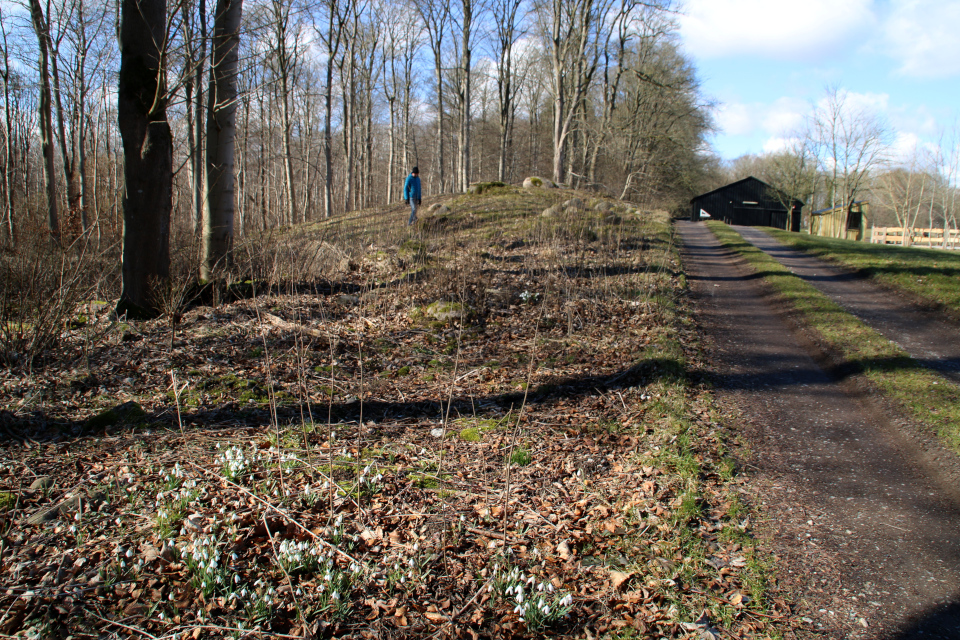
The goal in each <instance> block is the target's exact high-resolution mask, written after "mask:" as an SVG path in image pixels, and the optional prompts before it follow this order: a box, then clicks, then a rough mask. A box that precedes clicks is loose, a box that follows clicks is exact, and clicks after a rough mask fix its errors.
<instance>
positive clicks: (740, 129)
mask: <svg viewBox="0 0 960 640" xmlns="http://www.w3.org/2000/svg"><path fill="white" fill-rule="evenodd" d="M755 107H756V105H746V104H740V103H727V104H723V105H720V107H719V108H718V109H717V113H716V118H717V126H718V127H719V129H720V130H721V131H722V132H723V133H725V134H727V135H730V136H745V135H749V134H751V133H753V132H754V131H755V130H756V124H757V123H756V120H755V119H754V113H753V111H754V109H755Z"/></svg>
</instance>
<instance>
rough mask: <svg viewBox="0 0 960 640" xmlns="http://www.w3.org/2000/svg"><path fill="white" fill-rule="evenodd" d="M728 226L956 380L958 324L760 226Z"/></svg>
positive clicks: (921, 360)
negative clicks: (788, 242) (789, 243)
mask: <svg viewBox="0 0 960 640" xmlns="http://www.w3.org/2000/svg"><path fill="white" fill-rule="evenodd" d="M731 229H733V230H734V231H737V232H738V233H739V234H740V235H741V236H742V237H743V238H744V239H745V240H746V241H747V242H750V243H751V244H753V245H754V246H755V247H757V248H758V249H760V250H761V251H763V252H764V253H766V254H767V255H769V256H770V257H772V258H773V259H775V260H776V261H777V262H779V263H780V264H782V265H783V266H785V267H786V268H788V269H790V271H792V272H793V273H794V275H796V276H797V277H798V278H800V279H801V280H803V281H805V282H807V283H809V284H810V285H812V286H814V287H816V288H817V289H819V290H820V291H821V292H823V293H824V294H826V295H827V296H829V297H830V298H831V299H832V300H833V301H834V302H836V303H837V304H839V305H840V306H842V307H843V308H844V309H846V310H847V311H849V312H850V313H852V314H853V315H855V316H857V317H858V318H859V319H860V320H862V321H863V322H864V323H866V324H868V325H870V326H871V327H873V328H874V329H876V330H877V331H879V332H880V333H881V334H883V336H884V337H886V338H887V339H888V340H890V341H892V342H894V343H896V344H897V345H899V346H900V348H902V349H903V350H904V351H906V352H907V353H908V354H910V356H911V357H912V358H914V359H915V360H917V361H918V362H919V363H921V364H922V365H924V366H926V367H928V368H930V369H933V370H935V371H937V372H938V373H940V374H941V375H943V376H945V377H947V378H950V379H951V380H953V381H955V382H960V340H958V339H957V336H958V334H960V327H958V326H957V324H956V323H954V322H951V321H950V320H949V319H947V318H944V317H943V316H942V315H941V314H937V313H935V312H932V311H929V310H927V309H922V308H920V307H918V306H917V305H915V304H912V303H910V302H907V301H905V300H903V299H900V298H899V297H898V296H897V295H896V294H894V293H891V291H890V290H888V289H885V288H884V287H882V286H879V285H877V284H876V283H874V282H871V281H870V280H869V279H867V278H864V277H863V276H860V275H859V274H856V273H851V272H850V271H847V270H844V269H843V268H841V267H837V266H834V265H831V264H828V263H826V262H824V261H823V260H820V259H819V258H816V257H814V256H811V255H809V254H806V253H804V252H802V251H799V250H797V249H793V248H791V247H786V246H784V245H782V244H780V243H779V242H778V241H777V240H776V239H775V238H773V237H771V236H770V235H768V234H767V233H764V232H763V231H762V230H761V229H755V228H752V227H731Z"/></svg>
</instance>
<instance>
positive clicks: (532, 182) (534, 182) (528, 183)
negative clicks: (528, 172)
mask: <svg viewBox="0 0 960 640" xmlns="http://www.w3.org/2000/svg"><path fill="white" fill-rule="evenodd" d="M542 186H543V178H537V177H536V176H531V177H529V178H527V179H526V180H524V181H523V188H524V189H533V188H534V187H542Z"/></svg>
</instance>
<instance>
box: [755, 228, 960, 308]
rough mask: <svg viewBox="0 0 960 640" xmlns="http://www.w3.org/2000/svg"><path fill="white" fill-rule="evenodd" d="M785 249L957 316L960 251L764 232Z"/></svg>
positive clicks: (772, 231) (776, 230)
mask: <svg viewBox="0 0 960 640" xmlns="http://www.w3.org/2000/svg"><path fill="white" fill-rule="evenodd" d="M765 231H767V232H768V233H770V235H772V236H774V237H775V238H776V239H777V240H779V241H780V242H782V243H783V244H784V245H786V246H788V247H792V248H794V249H799V250H801V251H805V252H807V253H809V254H811V255H814V256H817V257H818V258H821V259H823V260H827V261H829V262H833V263H835V264H840V265H842V266H844V267H848V268H850V269H856V270H858V271H860V272H861V273H864V274H866V275H868V276H870V277H871V278H874V279H875V280H877V281H878V282H881V283H883V284H885V285H887V286H890V287H894V288H896V289H900V290H902V291H906V292H909V293H910V294H912V295H914V296H917V297H918V298H920V299H922V300H925V301H927V302H928V303H930V304H932V305H935V306H942V307H943V308H944V309H946V310H948V311H949V312H950V313H952V314H954V315H958V316H960V251H943V250H941V249H920V248H915V247H900V246H895V245H884V244H870V243H868V242H856V241H853V240H840V239H838V238H820V237H818V236H811V235H809V234H805V233H789V232H787V231H782V230H779V229H765Z"/></svg>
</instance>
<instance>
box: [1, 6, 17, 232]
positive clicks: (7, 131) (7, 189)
mask: <svg viewBox="0 0 960 640" xmlns="http://www.w3.org/2000/svg"><path fill="white" fill-rule="evenodd" d="M0 35H2V36H3V72H2V78H3V125H4V126H3V193H4V202H3V218H5V219H6V220H5V221H4V220H3V219H0V224H2V225H3V227H4V228H5V229H6V232H7V241H8V242H9V244H10V246H15V245H16V244H17V232H16V225H15V224H14V221H13V217H14V215H13V211H14V208H15V202H16V198H15V196H14V176H15V173H16V168H15V167H14V163H15V155H14V151H13V114H12V113H11V108H10V98H11V96H10V81H11V80H12V77H11V75H10V44H9V41H8V39H7V29H6V26H5V25H4V20H3V8H2V7H0Z"/></svg>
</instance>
